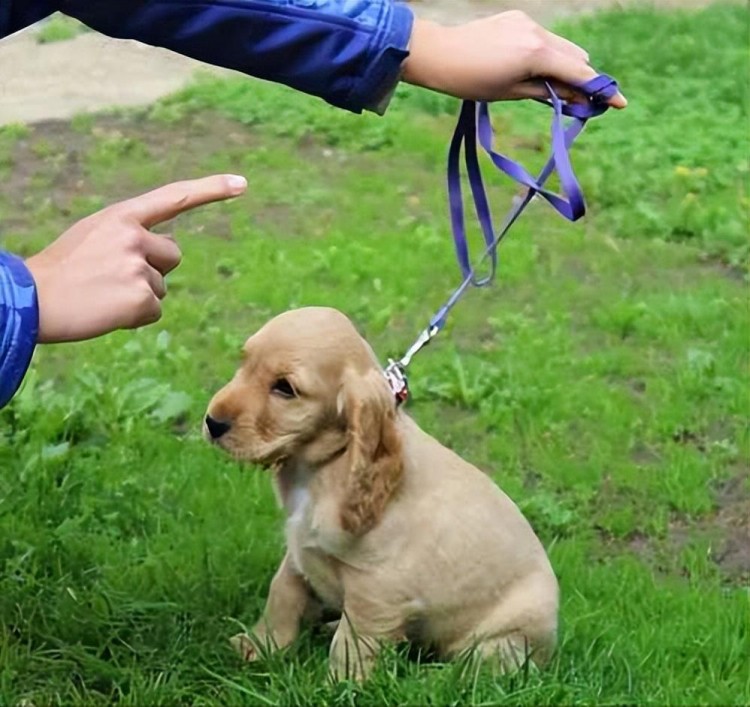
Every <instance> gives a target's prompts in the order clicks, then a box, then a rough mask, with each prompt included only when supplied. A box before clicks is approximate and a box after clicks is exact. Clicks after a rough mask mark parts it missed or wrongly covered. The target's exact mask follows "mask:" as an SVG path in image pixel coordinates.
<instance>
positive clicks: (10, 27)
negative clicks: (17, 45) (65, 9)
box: [0, 0, 57, 39]
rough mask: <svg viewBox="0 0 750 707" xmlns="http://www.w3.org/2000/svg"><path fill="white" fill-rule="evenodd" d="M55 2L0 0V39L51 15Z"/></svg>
mask: <svg viewBox="0 0 750 707" xmlns="http://www.w3.org/2000/svg"><path fill="white" fill-rule="evenodd" d="M56 5H57V3H56V0H26V1H24V0H0V39H2V38H3V37H7V36H8V35H9V34H13V33H14V32H17V31H18V30H20V29H23V28H24V27H28V26H29V25H32V24H34V22H38V21H39V20H41V19H43V18H45V17H47V15H51V14H52V13H53V12H54V11H55V10H56V9H57V6H56Z"/></svg>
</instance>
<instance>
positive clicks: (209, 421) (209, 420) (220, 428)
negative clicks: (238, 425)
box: [206, 415, 232, 439]
mask: <svg viewBox="0 0 750 707" xmlns="http://www.w3.org/2000/svg"><path fill="white" fill-rule="evenodd" d="M206 427H208V434H210V435H211V439H219V437H221V436H223V435H225V434H226V433H227V432H229V430H230V428H231V427H232V425H230V424H229V423H228V422H219V420H214V418H213V417H211V416H210V415H206Z"/></svg>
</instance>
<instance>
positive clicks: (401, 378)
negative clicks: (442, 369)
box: [383, 325, 440, 405]
mask: <svg viewBox="0 0 750 707" xmlns="http://www.w3.org/2000/svg"><path fill="white" fill-rule="evenodd" d="M439 332H440V329H439V328H438V327H436V326H433V325H430V326H429V327H427V329H425V330H424V331H423V332H422V333H421V334H420V335H419V337H418V338H417V340H416V341H415V342H414V343H413V344H412V346H411V348H410V349H409V350H408V351H407V352H406V353H405V354H404V357H403V358H401V359H400V360H398V361H395V360H394V359H392V358H391V359H388V365H387V366H386V369H385V371H384V372H383V373H384V375H385V378H386V380H387V381H388V385H390V386H391V390H392V391H393V396H394V397H395V398H396V405H401V403H404V402H406V400H407V399H408V398H409V379H408V378H407V376H406V367H407V366H408V365H409V364H410V363H411V360H412V358H414V356H415V355H416V354H417V353H418V352H419V351H421V350H422V349H423V348H424V347H425V346H427V344H429V343H430V342H431V341H432V339H433V338H434V337H435V336H437V335H438V333H439Z"/></svg>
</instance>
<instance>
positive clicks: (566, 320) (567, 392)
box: [0, 6, 750, 705]
mask: <svg viewBox="0 0 750 707" xmlns="http://www.w3.org/2000/svg"><path fill="white" fill-rule="evenodd" d="M748 18H749V14H748V11H747V9H745V8H741V7H729V6H715V7H712V8H710V9H708V10H706V11H704V12H701V13H698V14H688V13H673V14H668V15H666V14H665V15H661V14H654V13H652V12H650V11H631V12H627V13H613V14H607V15H599V16H595V17H592V18H590V19H585V20H584V21H582V22H580V23H575V24H570V25H568V26H567V27H566V32H567V33H568V34H569V35H570V36H572V38H574V39H577V40H579V41H581V43H583V44H585V45H586V46H587V47H588V48H590V49H591V50H592V55H593V57H594V60H595V62H596V64H597V65H598V66H600V67H601V68H602V69H603V70H606V71H608V72H610V73H612V74H614V75H615V76H617V77H618V78H619V79H620V81H621V82H622V84H623V86H624V88H625V90H626V92H627V94H628V97H629V98H630V100H631V107H630V108H629V109H628V111H627V112H624V113H621V114H608V115H607V116H606V117H605V118H602V119H600V120H598V121H594V122H593V123H592V124H591V125H590V126H589V128H588V129H587V131H586V132H585V133H584V135H583V136H582V138H581V140H580V143H579V144H578V145H577V146H576V149H575V155H574V163H575V165H576V168H577V171H578V174H579V176H580V179H581V182H582V185H583V187H584V190H585V192H586V195H587V197H588V200H589V207H590V208H589V216H588V217H587V218H586V219H585V221H583V222H580V223H578V224H575V225H571V224H567V223H565V222H563V221H562V220H561V219H560V218H559V217H557V216H555V215H554V214H553V213H551V212H550V210H549V209H548V208H546V207H545V206H543V205H541V204H534V205H533V206H532V207H531V208H530V209H529V212H528V213H527V214H526V215H525V216H524V218H523V219H522V220H521V221H520V222H519V224H518V225H517V226H516V227H515V228H514V230H513V232H512V235H511V236H510V238H509V239H508V241H507V242H506V244H505V245H504V246H503V249H502V253H501V270H500V277H499V281H498V283H497V284H496V286H494V287H493V288H491V289H489V290H486V291H482V292H477V291H475V292H472V293H471V295H470V296H469V297H468V298H467V300H466V301H465V302H464V303H463V304H462V305H461V306H460V308H459V309H458V310H457V311H456V314H455V316H454V317H453V319H452V320H451V323H450V325H449V328H448V330H447V332H446V333H445V334H444V335H443V336H442V338H441V340H440V341H438V342H436V343H435V344H434V345H433V346H431V347H430V348H429V349H428V350H426V351H425V353H423V354H421V355H420V357H419V358H418V359H417V360H416V361H415V363H414V365H413V369H412V385H413V392H414V399H413V401H412V402H411V404H410V411H411V413H412V414H413V415H414V416H415V417H416V418H417V420H418V421H419V422H420V423H421V424H422V425H423V426H424V427H425V428H427V429H428V430H429V431H430V432H431V433H432V434H434V435H435V436H436V437H437V438H438V439H440V440H441V441H443V442H445V443H447V444H450V445H451V446H452V447H453V448H455V449H456V450H457V451H458V452H459V453H460V454H462V455H463V456H464V457H465V458H467V459H469V460H471V461H472V462H474V463H476V464H477V465H479V466H481V467H482V468H484V469H486V470H488V471H489V472H490V473H492V474H493V476H494V478H496V479H497V481H498V483H499V484H500V485H502V487H503V488H504V489H505V490H506V491H507V492H508V493H509V494H510V495H511V496H512V497H513V498H514V499H515V500H516V501H517V502H518V503H519V504H520V505H521V507H522V508H523V509H524V511H525V512H526V514H527V516H528V517H529V519H530V520H531V522H532V523H533V525H534V527H535V528H536V530H537V532H538V533H539V535H540V537H541V538H542V539H543V541H544V543H545V545H546V546H547V547H548V549H549V553H550V556H551V559H552V562H553V565H554V567H555V570H556V572H557V574H558V576H559V578H560V582H561V586H562V592H563V602H562V616H561V619H562V630H561V645H560V650H559V652H558V656H557V658H556V659H555V661H554V663H553V665H552V666H551V667H550V669H549V670H548V671H546V672H544V673H542V674H540V675H521V676H516V677H513V678H504V679H496V678H493V676H491V675H489V674H487V673H486V672H484V671H483V670H477V669H476V668H475V667H474V666H472V665H471V664H466V663H459V664H447V665H445V664H434V663H432V664H427V663H425V664H422V663H421V662H420V661H415V660H414V659H409V658H407V656H406V654H405V652H404V651H403V650H402V649H400V648H399V649H397V650H394V651H391V652H387V653H386V655H385V656H384V658H383V660H382V661H381V663H380V665H379V668H378V671H377V673H376V675H375V677H374V679H373V680H372V681H371V683H369V684H368V685H366V686H364V687H355V686H352V685H339V686H332V685H330V684H329V683H328V682H327V680H326V674H325V671H326V650H327V643H326V639H325V638H324V637H322V636H317V635H305V636H304V637H303V638H302V639H301V640H300V642H299V643H298V644H297V645H295V646H294V647H293V648H292V649H290V650H289V651H287V652H286V653H284V654H282V655H280V656H274V657H272V658H271V659H269V660H268V661H267V662H263V663H259V664H257V665H253V666H251V667H245V666H243V665H240V664H239V663H238V661H237V660H236V659H235V658H234V656H233V655H232V653H231V652H230V650H229V648H228V646H227V644H226V638H227V637H228V636H229V635H232V634H233V633H236V632H237V630H238V626H241V625H247V624H252V622H253V621H254V619H255V618H256V617H257V615H258V613H259V612H260V610H261V608H262V606H263V600H264V597H265V593H266V591H267V588H268V584H269V582H270V579H271V576H272V574H273V571H274V569H275V566H276V565H277V563H278V562H279V560H280V558H281V556H282V552H283V540H282V524H283V519H282V516H281V514H280V512H279V511H278V510H277V509H276V506H275V502H274V500H273V495H272V492H271V488H270V484H269V480H268V479H267V478H266V477H265V476H264V475H263V474H262V473H259V472H257V471H255V470H252V469H247V468H242V467H240V466H238V465H237V464H235V463H233V462H232V461H230V460H228V459H227V458H226V457H224V456H223V455H221V454H220V453H219V452H217V451H216V450H214V449H211V448H209V447H208V446H207V445H205V444H204V443H203V442H202V441H201V440H200V438H199V434H198V429H199V423H200V419H201V416H202V414H203V411H204V410H205V406H206V404H207V401H208V400H209V398H210V396H211V395H212V393H213V392H214V391H215V390H216V389H217V387H218V386H220V385H221V384H222V383H223V382H224V381H225V380H226V379H227V378H228V376H230V375H231V374H232V372H233V370H234V368H235V366H236V365H237V363H238V352H239V349H240V346H241V344H242V342H243V341H244V339H245V337H246V336H247V335H248V334H249V333H251V332H252V331H253V330H254V329H255V328H256V327H257V326H259V325H260V324H262V323H263V322H264V321H265V320H266V319H267V318H268V317H270V316H272V315H273V314H275V313H277V312H280V311H283V310H284V309H287V308H289V307H292V306H299V305H306V304H326V305H332V306H335V307H338V308H340V309H342V310H344V311H345V312H347V313H348V314H349V315H350V316H351V317H352V318H353V319H354V320H355V321H356V322H357V324H358V325H359V326H360V327H361V330H362V331H363V333H364V334H365V335H366V336H367V338H368V339H369V340H370V341H371V343H372V344H373V345H374V347H375V349H376V351H377V352H378V353H379V354H380V355H381V357H382V359H383V360H385V359H386V357H387V356H389V355H393V354H399V353H401V352H402V351H403V349H404V348H405V346H407V345H408V344H409V343H410V342H411V339H412V337H413V336H414V335H416V333H417V331H418V330H419V328H420V327H421V326H422V325H424V323H425V321H426V319H427V318H428V317H429V316H430V315H431V314H432V312H433V310H434V309H436V308H437V306H438V305H439V304H440V303H441V301H442V300H443V298H444V297H445V296H446V295H447V293H448V292H449V291H450V289H451V287H452V286H453V285H454V284H455V283H456V282H457V279H458V271H457V268H456V265H455V263H454V260H453V255H452V246H451V244H450V235H449V231H448V224H447V217H446V207H445V194H444V187H443V180H444V176H443V172H444V158H445V151H446V147H447V143H448V140H449V137H450V132H451V129H452V126H453V121H454V116H455V108H456V105H455V103H454V102H453V101H450V100H448V99H442V98H436V97H432V96H428V95H426V94H423V93H420V92H415V91H409V90H403V91H400V92H399V94H398V96H397V98H396V100H395V104H394V106H393V108H392V111H391V113H390V114H389V116H388V117H387V118H386V119H378V118H376V117H372V116H369V117H361V118H360V117H354V116H349V115H346V114H343V113H339V112H336V111H334V110H333V109H329V108H328V107H326V106H325V105H323V104H321V103H320V102H319V101H315V100H312V99H306V98H304V97H300V96H296V95H294V94H292V93H291V92H290V91H287V90H284V89H281V88H277V87H272V86H268V85H265V84H259V83H257V82H248V81H243V80H237V79H232V80H227V81H216V80H215V79H211V80H209V79H202V80H200V81H198V82H197V83H196V84H195V85H194V86H192V87H191V88H189V89H188V90H186V91H184V92H182V93H181V94H179V95H177V96H174V97H172V98H170V99H169V100H166V101H163V102H162V103H160V104H158V105H157V106H155V107H153V109H150V110H149V111H147V112H145V113H137V114H131V113H126V114H121V115H114V116H102V117H98V118H94V119H91V118H88V117H87V118H83V119H79V120H76V121H73V123H71V124H60V125H54V126H49V125H47V126H38V127H31V128H29V129H28V130H26V129H20V128H19V127H18V126H16V127H14V128H8V129H4V130H2V131H0V173H1V174H2V176H3V179H4V189H3V195H2V196H0V220H1V221H2V222H3V223H4V224H5V236H4V238H3V245H4V246H5V247H9V248H12V249H15V250H17V251H19V252H23V253H30V252H33V251H34V250H35V249H37V248H39V247H41V246H42V245H43V244H44V243H46V242H48V241H49V240H50V239H51V238H53V237H54V235H56V234H57V233H59V232H60V231H61V230H62V229H64V228H65V227H66V225H67V224H69V223H71V222H73V221H74V220H75V219H76V218H78V217H80V216H83V215H84V214H86V213H88V212H90V211H91V210H92V209H94V208H98V207H99V206H101V205H103V204H104V203H108V202H110V201H112V200H114V199H116V198H119V197H124V196H126V195H130V194H132V193H134V192H137V191H139V190H141V189H145V188H148V187H151V186H155V185H157V184H160V183H162V182H165V181H168V180H171V179H176V178H182V177H186V176H194V175H200V174H203V173H207V172H214V171H231V172H239V173H243V174H246V175H247V176H248V178H249V180H250V190H249V193H248V195H247V196H246V197H245V198H243V199H242V200H240V201H237V202H235V203H232V204H228V205H219V206H212V207H210V208H207V209H205V210H203V211H201V212H196V213H194V214H191V215H189V216H187V217H185V218H183V219H181V220H180V221H179V222H178V223H177V225H176V228H175V232H176V234H177V237H178V239H179V240H180V242H181V244H182V245H183V248H184V252H185V262H184V264H183V266H182V267H181V268H180V270H179V271H178V272H176V273H175V274H174V276H172V277H171V278H170V297H169V306H168V307H167V308H166V312H165V317H164V319H163V320H162V322H160V323H159V324H158V325H157V326H154V327H151V328H149V329H147V330H143V331H140V332H137V333H121V334H117V335H114V336H111V337H108V338H105V339H102V340H100V341H96V342H90V343H86V344H80V345H75V346H67V347H59V348H47V349H44V350H42V351H40V352H39V354H38V356H37V359H36V363H35V366H34V370H33V372H32V375H31V376H30V378H29V379H28V381H27V384H26V386H25V388H24V390H23V392H22V393H21V395H20V396H19V397H18V398H17V399H16V401H15V402H14V404H13V405H12V406H11V407H10V408H8V409H6V410H5V411H3V412H2V413H0V429H1V430H2V432H0V469H1V470H2V471H0V562H1V563H2V570H1V571H0V705H3V704H8V705H11V704H17V703H18V702H19V701H21V700H24V699H25V700H31V701H33V702H34V704H37V705H45V704H58V703H59V704H78V705H83V704H86V705H89V704H101V703H109V702H113V701H115V702H121V703H123V704H135V705H144V704H149V705H151V704H153V705H156V704H175V703H179V702H186V703H187V702H189V703H191V704H207V703H213V704H216V703H221V704H332V705H346V704H355V703H356V704H359V705H370V704H440V705H443V704H461V705H463V704H477V705H479V704H563V703H565V704H570V703H589V704H592V703H594V704H623V703H631V704H632V703H644V704H660V705H661V704H668V703H669V704H675V703H677V704H698V703H706V704H709V703H710V704H722V705H725V704H746V703H747V702H748V701H750V674H749V673H748V667H747V660H746V659H747V655H748V649H749V648H750V646H749V645H748V626H747V624H748V610H749V609H750V607H749V606H748V593H747V587H746V582H747V556H746V555H745V559H744V560H742V557H741V552H739V551H737V548H736V544H737V543H739V545H740V550H741V548H742V544H743V543H746V542H747V535H746V528H745V526H746V518H747V515H746V514H747V512H748V500H747V499H748V493H749V489H748V476H749V473H748V472H749V471H750V464H749V463H748V455H749V454H750V438H749V436H748V428H747V420H748V412H749V410H748V407H749V404H748V398H749V396H748V385H747V375H748V363H749V360H748V359H749V357H748V332H749V329H750V327H749V326H748V324H749V322H748V319H749V317H748V299H747V294H748V293H747V282H748V277H747V273H748V270H747V255H748V249H747V233H748V221H747V210H748V190H747V186H748V185H747V179H748V151H749V148H750V145H749V143H748V135H747V130H746V127H747V118H748V96H747V82H746V76H747V63H748V47H747V26H748ZM494 116H495V122H496V125H497V127H498V128H499V129H500V130H501V140H502V145H503V146H509V147H510V150H511V152H512V153H513V154H514V155H516V156H519V157H521V159H522V160H523V161H524V163H529V164H532V165H533V164H538V163H540V162H541V160H542V158H543V155H542V154H541V153H540V152H538V151H537V150H535V149H534V145H535V144H536V143H538V142H539V141H540V140H542V139H546V138H545V135H546V124H547V121H548V118H549V116H548V115H545V112H544V109H542V108H541V107H539V106H536V105H534V106H531V105H526V106H520V105H519V106H503V107H497V108H495V110H494ZM72 154H75V159H71V155H72ZM489 181H490V182H491V188H492V199H493V203H494V204H495V206H496V208H497V209H498V211H501V210H503V209H504V208H505V207H506V205H507V204H508V203H509V201H510V197H511V195H512V193H513V189H512V187H511V186H509V185H508V184H507V183H506V182H505V181H503V180H501V179H499V178H494V177H493V178H492V179H490V180H489ZM743 533H744V534H743ZM732 543H734V545H733V544H732ZM733 547H734V551H733V550H732V548H733ZM738 552H739V555H738ZM738 557H739V560H738V559H737V558H738ZM732 558H734V561H732Z"/></svg>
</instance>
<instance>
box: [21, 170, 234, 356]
mask: <svg viewBox="0 0 750 707" xmlns="http://www.w3.org/2000/svg"><path fill="white" fill-rule="evenodd" d="M246 187H247V182H246V181H245V179H244V178H243V177H236V176H233V175H219V176H213V177H207V178H205V179H196V180H193V181H185V182H176V183H174V184H169V185H167V186H165V187H161V188H160V189H156V190H154V191H152V192H149V193H147V194H143V195H141V196H137V197H135V198H134V199H129V200H127V201H123V202H120V203H119V204H114V205H113V206H109V207H107V208H105V209H103V210H102V211H99V212H98V213H95V214H93V215H92V216H89V217H87V218H85V219H83V220H82V221H79V222H78V223H76V224H75V225H74V226H73V227H72V228H71V229H70V230H68V231H66V232H65V233H64V234H63V235H62V236H60V237H59V238H58V239H57V240H56V241H55V242H54V243H52V245H50V246H48V247H47V248H45V249H44V250H43V251H42V252H41V253H39V254H37V255H35V256H32V257H31V258H29V259H28V260H27V261H26V265H27V267H28V268H29V270H30V272H31V274H32V276H33V277H34V281H35V282H36V287H37V297H38V300H39V342H40V343H57V342H63V341H83V340H85V339H93V338H94V337H97V336H101V335H103V334H107V333H109V332H111V331H114V330H116V329H134V328H137V327H140V326H144V325H146V324H152V323H153V322H155V321H157V320H158V319H159V318H160V317H161V300H162V299H163V298H164V296H165V295H166V292H167V288H166V284H165V282H164V277H165V275H167V273H169V272H171V271H172V270H174V268H176V267H177V266H178V265H179V263H180V260H181V258H182V255H181V253H180V249H179V248H178V246H177V244H176V243H175V242H174V240H173V239H172V238H171V237H170V236H165V235H158V234H155V233H151V232H150V230H149V229H150V228H153V227H154V226H156V225H157V224H160V223H163V222H164V221H169V220H170V219H172V218H174V217H175V216H177V215H179V214H181V213H182V212H184V211H188V210H189V209H193V208H195V207H196V206H201V205H203V204H208V203H211V202H214V201H221V200H224V199H229V198H232V197H235V196H239V195H240V194H242V193H243V192H244V191H245V189H246Z"/></svg>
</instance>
